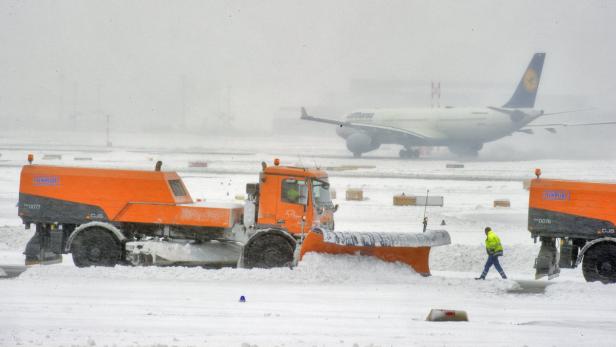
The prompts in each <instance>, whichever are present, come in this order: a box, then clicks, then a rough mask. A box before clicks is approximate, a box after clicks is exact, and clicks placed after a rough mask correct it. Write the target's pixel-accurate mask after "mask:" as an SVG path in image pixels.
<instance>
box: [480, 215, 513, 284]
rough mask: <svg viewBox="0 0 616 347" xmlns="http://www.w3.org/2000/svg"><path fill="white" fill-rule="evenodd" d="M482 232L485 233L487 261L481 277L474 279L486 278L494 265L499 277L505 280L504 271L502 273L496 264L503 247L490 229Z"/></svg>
mask: <svg viewBox="0 0 616 347" xmlns="http://www.w3.org/2000/svg"><path fill="white" fill-rule="evenodd" d="M484 231H485V233H486V252H487V253H488V260H487V261H486V265H485V267H484V268H483V272H482V273H481V276H479V277H477V278H475V279H476V280H485V279H486V276H487V275H488V271H490V267H492V265H494V267H495V268H496V270H497V271H498V273H499V274H500V275H501V277H502V278H503V279H506V278H507V275H505V271H503V268H502V267H501V265H500V263H499V262H498V257H500V256H502V255H503V245H501V242H500V239H499V238H498V236H497V235H496V233H495V232H494V231H492V228H490V227H486V228H485V230H484Z"/></svg>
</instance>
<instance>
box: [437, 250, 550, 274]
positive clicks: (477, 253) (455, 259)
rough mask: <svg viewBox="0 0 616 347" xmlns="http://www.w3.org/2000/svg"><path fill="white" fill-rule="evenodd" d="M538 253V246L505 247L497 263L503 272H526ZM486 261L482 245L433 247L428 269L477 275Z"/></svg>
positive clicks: (531, 266) (530, 267)
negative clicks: (475, 273) (474, 273)
mask: <svg viewBox="0 0 616 347" xmlns="http://www.w3.org/2000/svg"><path fill="white" fill-rule="evenodd" d="M538 253H539V246H538V245H534V244H532V243H531V244H514V245H511V246H506V247H505V254H504V256H502V257H500V258H499V261H500V263H501V265H502V266H503V269H505V272H527V271H528V270H529V269H532V268H533V265H534V263H535V258H536V257H537V254H538ZM486 259H487V255H486V251H485V246H484V245H482V244H477V245H463V244H452V245H448V246H444V247H434V248H432V250H431V251H430V269H431V270H437V271H461V272H477V273H479V272H481V270H482V269H483V266H484V264H485V262H486Z"/></svg>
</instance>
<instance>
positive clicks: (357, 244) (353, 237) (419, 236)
mask: <svg viewBox="0 0 616 347" xmlns="http://www.w3.org/2000/svg"><path fill="white" fill-rule="evenodd" d="M450 243H451V238H450V237H449V233H448V232H447V231H445V230H429V231H426V232H425V233H367V232H361V233H347V232H334V231H329V230H327V229H321V228H315V229H313V230H312V231H311V232H310V233H308V235H307V236H306V238H305V239H304V242H303V244H302V248H301V251H300V259H301V258H302V257H303V256H304V254H306V253H309V252H316V253H327V254H358V255H365V256H372V257H377V258H379V259H382V260H384V261H387V262H401V263H405V264H408V265H410V266H411V267H412V268H413V269H414V270H415V272H417V273H419V274H421V275H423V276H429V275H430V264H429V257H430V248H432V247H436V246H444V245H448V244H450Z"/></svg>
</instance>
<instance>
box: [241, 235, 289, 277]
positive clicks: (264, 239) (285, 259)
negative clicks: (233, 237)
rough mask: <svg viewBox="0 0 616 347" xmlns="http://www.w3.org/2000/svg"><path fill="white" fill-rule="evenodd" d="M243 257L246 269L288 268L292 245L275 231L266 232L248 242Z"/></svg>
mask: <svg viewBox="0 0 616 347" xmlns="http://www.w3.org/2000/svg"><path fill="white" fill-rule="evenodd" d="M243 257H244V264H243V265H244V267H245V268H247V269H252V268H262V269H269V268H273V267H288V266H291V264H292V263H293V245H291V243H289V240H287V238H285V237H284V236H283V235H279V234H278V233H276V232H275V231H272V232H266V233H263V234H260V235H256V236H255V237H253V238H252V239H251V240H249V241H248V243H247V244H246V246H245V247H244V255H243Z"/></svg>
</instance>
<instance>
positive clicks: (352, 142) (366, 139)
mask: <svg viewBox="0 0 616 347" xmlns="http://www.w3.org/2000/svg"><path fill="white" fill-rule="evenodd" d="M346 145H347V148H348V149H349V151H351V152H353V156H354V157H359V156H361V154H362V153H366V152H370V151H373V150H375V149H377V148H379V146H380V145H381V144H380V143H377V142H375V141H373V139H372V137H370V136H368V135H366V134H364V133H360V132H357V133H354V134H352V135H350V136H349V137H347V139H346Z"/></svg>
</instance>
